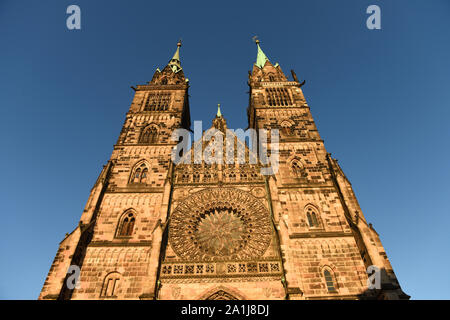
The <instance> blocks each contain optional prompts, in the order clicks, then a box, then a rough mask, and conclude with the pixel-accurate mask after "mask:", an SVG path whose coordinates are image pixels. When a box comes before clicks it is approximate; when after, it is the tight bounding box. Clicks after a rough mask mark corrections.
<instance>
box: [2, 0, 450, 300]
mask: <svg viewBox="0 0 450 320" xmlns="http://www.w3.org/2000/svg"><path fill="white" fill-rule="evenodd" d="M70 4H77V5H79V6H80V7H81V11H82V21H81V23H82V30H81V31H69V30H67V28H66V17H67V15H66V13H65V12H66V8H67V6H68V5H70ZM371 4H378V5H380V7H381V15H382V30H374V31H370V30H368V29H367V28H366V24H365V21H366V18H367V16H368V15H367V14H366V13H365V11H366V8H367V6H369V5H371ZM449 15H450V1H448V0H432V1H425V0H423V1H417V0H408V1H406V0H403V1H400V0H396V1H378V0H371V1H365V0H352V1H350V0H343V1H336V0H330V1H300V0H295V1H258V2H252V1H237V2H234V1H211V0H210V1H204V2H197V1H179V2H178V1H169V2H165V3H164V2H163V1H136V0H134V1H100V0H96V1H87V0H86V1H76V0H73V1H63V0H58V1H39V2H38V1H19V0H14V1H12V0H10V1H5V0H3V1H0V43H1V44H0V112H1V119H2V125H1V126H0V130H1V131H0V132H1V137H2V139H3V140H2V141H3V143H2V148H1V150H2V151H1V152H2V155H1V157H0V168H1V170H2V171H1V177H2V179H1V187H0V188H1V190H0V194H1V202H0V205H1V211H2V228H1V229H2V231H1V233H0V254H1V263H0V275H1V277H2V278H1V279H0V298H3V299H5V298H9V299H36V298H37V296H38V294H39V291H40V289H41V287H42V284H43V282H44V280H45V277H46V274H47V272H48V270H49V268H50V265H51V263H52V260H53V258H54V256H55V253H56V250H57V248H58V243H59V242H60V241H61V240H62V239H63V237H64V234H65V233H66V232H70V231H72V230H73V228H74V227H75V226H76V224H77V223H78V220H79V218H80V216H81V213H82V210H83V208H84V205H85V202H86V200H87V198H88V195H89V191H90V189H91V187H92V185H93V183H94V182H95V180H96V178H97V175H98V174H99V173H100V170H101V168H102V165H103V164H105V163H106V161H107V160H108V158H109V156H110V154H111V151H112V147H113V144H114V143H115V142H116V139H117V137H118V134H119V132H120V129H121V126H122V124H123V121H124V116H125V113H126V112H127V110H128V108H129V106H130V103H131V99H132V96H133V91H132V90H131V89H130V86H131V85H136V84H143V83H145V82H147V81H149V80H150V79H151V77H152V75H153V72H154V71H155V69H156V68H157V67H159V68H162V67H164V66H165V65H166V63H167V61H168V60H169V58H170V57H171V56H172V54H173V52H174V50H175V48H176V42H177V40H178V39H179V38H180V37H181V38H182V39H183V47H182V50H181V58H182V66H183V68H184V71H185V74H186V75H187V77H189V79H190V81H191V89H190V95H191V100H190V102H191V103H190V104H191V116H192V119H194V120H203V121H206V123H207V124H209V123H210V122H211V120H212V118H213V116H214V114H215V111H216V105H217V103H218V102H220V103H221V104H222V112H223V113H224V115H225V117H226V118H227V120H228V123H229V126H230V127H232V128H245V127H246V124H247V123H246V121H247V120H246V112H245V110H246V107H247V102H248V96H247V93H246V92H247V91H248V87H247V84H246V81H247V71H248V70H250V69H251V67H252V63H253V62H254V60H255V57H256V48H255V44H254V43H253V42H252V41H251V37H252V36H253V35H255V34H256V35H258V36H259V38H260V39H261V46H262V48H263V50H264V51H265V53H266V54H267V55H268V57H269V58H270V59H271V61H272V62H279V63H280V65H281V67H282V68H283V70H284V71H285V72H287V73H288V72H289V70H290V69H294V70H295V71H296V72H297V75H298V76H299V78H301V79H306V85H305V86H304V87H303V89H304V93H305V96H306V99H307V101H308V103H309V105H310V107H311V111H312V114H313V116H314V118H315V120H316V122H317V126H318V128H319V132H320V134H321V135H322V137H323V139H324V140H325V145H326V147H327V149H328V151H329V152H331V153H332V154H333V156H334V157H336V158H338V159H339V162H340V164H341V165H342V167H343V169H344V171H345V172H346V174H347V176H348V177H349V179H350V181H351V182H352V183H353V186H354V189H355V192H356V194H357V196H358V199H359V202H360V204H361V207H362V209H363V212H364V214H365V216H366V218H367V220H368V221H369V222H372V223H373V225H374V227H375V229H376V230H377V231H378V233H379V234H380V235H381V240H382V242H383V245H384V246H385V248H386V251H387V254H388V256H389V258H390V260H391V262H392V264H393V266H394V270H395V271H396V273H397V276H398V278H399V281H400V283H401V285H402V287H403V289H404V291H405V292H406V293H408V294H410V295H411V296H412V298H414V299H431V298H435V299H440V298H446V299H449V298H450V293H449V287H450V276H449V272H448V265H449V264H450V258H449V245H450V236H449V223H450V214H449V213H450V212H449V211H450V210H449V203H448V201H449V198H450V197H449V196H450V187H449V183H448V182H449V181H450V170H449V167H450V166H449V161H450V160H449V159H450V152H449V148H448V147H449V138H450V130H449V125H448V121H449V119H450V104H449V102H450V89H449V88H450V80H449V77H450V59H449V56H450V55H449V52H450V50H449V49H450V41H449V39H450V19H449Z"/></svg>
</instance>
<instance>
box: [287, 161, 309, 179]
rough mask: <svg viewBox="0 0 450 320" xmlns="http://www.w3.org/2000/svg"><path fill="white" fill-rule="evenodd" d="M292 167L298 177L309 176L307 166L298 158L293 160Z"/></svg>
mask: <svg viewBox="0 0 450 320" xmlns="http://www.w3.org/2000/svg"><path fill="white" fill-rule="evenodd" d="M291 169H292V172H294V174H295V176H296V177H298V178H304V177H306V176H307V174H306V171H305V168H304V167H303V165H302V164H301V162H300V161H298V160H297V159H294V160H293V161H292V162H291Z"/></svg>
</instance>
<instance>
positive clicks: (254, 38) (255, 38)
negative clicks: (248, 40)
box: [252, 35, 259, 44]
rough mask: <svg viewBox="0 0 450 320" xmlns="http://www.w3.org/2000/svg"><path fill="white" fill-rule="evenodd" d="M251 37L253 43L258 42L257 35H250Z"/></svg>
mask: <svg viewBox="0 0 450 320" xmlns="http://www.w3.org/2000/svg"><path fill="white" fill-rule="evenodd" d="M252 39H253V41H255V43H257V44H258V43H259V39H258V36H257V35H254V36H253V37H252Z"/></svg>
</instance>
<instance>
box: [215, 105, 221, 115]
mask: <svg viewBox="0 0 450 320" xmlns="http://www.w3.org/2000/svg"><path fill="white" fill-rule="evenodd" d="M216 117H217V118H222V112H220V103H218V104H217V115H216Z"/></svg>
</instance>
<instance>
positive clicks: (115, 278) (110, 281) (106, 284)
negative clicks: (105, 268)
mask: <svg viewBox="0 0 450 320" xmlns="http://www.w3.org/2000/svg"><path fill="white" fill-rule="evenodd" d="M119 281H120V274H119V273H117V272H113V273H110V274H108V275H107V276H106V277H105V280H104V281H103V286H102V290H101V292H100V297H103V298H116V297H117V292H118V288H119Z"/></svg>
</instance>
